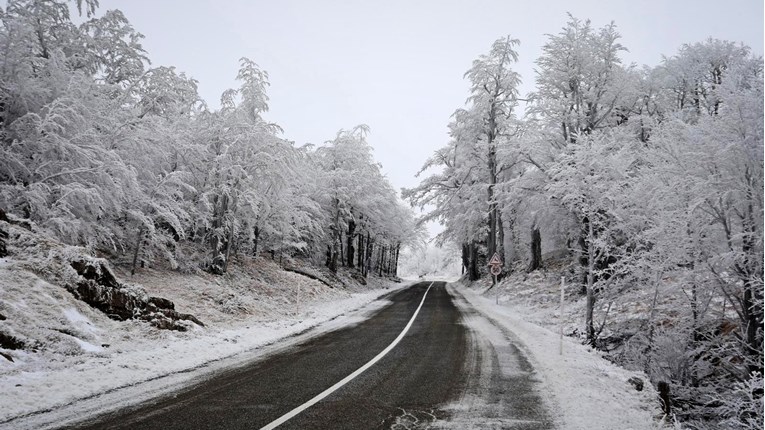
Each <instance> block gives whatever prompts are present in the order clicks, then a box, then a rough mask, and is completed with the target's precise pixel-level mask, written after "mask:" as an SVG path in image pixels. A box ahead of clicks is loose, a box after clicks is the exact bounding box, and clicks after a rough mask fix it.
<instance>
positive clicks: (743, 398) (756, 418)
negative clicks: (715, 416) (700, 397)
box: [716, 373, 765, 430]
mask: <svg viewBox="0 0 765 430" xmlns="http://www.w3.org/2000/svg"><path fill="white" fill-rule="evenodd" d="M762 394H763V379H762V375H761V374H758V373H755V374H754V375H752V377H751V378H749V379H748V380H746V381H743V382H737V383H735V384H734V385H733V389H732V390H731V391H730V393H729V395H727V396H724V397H720V398H718V399H716V400H717V401H718V402H719V403H721V406H720V407H719V408H717V409H718V413H719V414H720V416H722V417H724V419H723V421H722V422H721V424H722V425H723V426H724V427H725V428H730V429H734V428H735V429H752V430H754V429H762V426H763V420H765V415H764V414H763V408H765V404H763V397H762Z"/></svg>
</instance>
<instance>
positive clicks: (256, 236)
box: [252, 226, 260, 257]
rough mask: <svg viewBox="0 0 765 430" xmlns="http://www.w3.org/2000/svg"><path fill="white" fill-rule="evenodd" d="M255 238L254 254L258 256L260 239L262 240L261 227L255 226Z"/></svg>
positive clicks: (253, 242) (253, 241) (253, 244)
mask: <svg viewBox="0 0 765 430" xmlns="http://www.w3.org/2000/svg"><path fill="white" fill-rule="evenodd" d="M253 233H254V236H255V237H254V238H253V239H252V256H253V257H257V256H258V241H259V240H260V227H258V226H255V231H254V232H253Z"/></svg>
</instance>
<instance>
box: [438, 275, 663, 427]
mask: <svg viewBox="0 0 765 430" xmlns="http://www.w3.org/2000/svg"><path fill="white" fill-rule="evenodd" d="M452 288H455V290H456V291H457V292H458V293H457V294H458V295H462V296H464V297H465V299H466V300H467V302H468V303H469V304H470V306H472V307H473V308H475V309H476V310H477V311H478V312H480V313H482V314H483V315H484V316H486V317H487V318H488V319H489V320H490V321H491V322H493V323H494V324H495V325H496V326H498V327H500V328H502V329H504V330H505V332H506V333H508V332H509V333H511V335H512V336H513V337H515V338H516V339H513V340H514V341H515V343H516V344H517V345H519V346H520V348H521V349H522V350H523V352H524V353H525V356H526V357H527V358H528V359H529V361H530V363H531V364H532V365H533V367H534V369H535V370H536V372H537V373H538V375H539V377H540V378H541V379H542V384H543V387H544V390H545V393H544V394H546V395H549V399H548V400H549V402H550V405H549V408H550V409H552V410H551V413H552V414H553V415H554V419H555V420H556V422H557V424H558V427H559V428H561V429H566V430H578V429H581V430H585V429H586V430H591V429H603V430H611V429H620V430H627V429H633V430H638V429H656V428H661V424H660V422H659V421H660V419H661V411H660V409H659V403H658V400H657V399H658V397H657V395H656V392H655V391H654V389H653V387H652V386H651V385H650V383H649V382H648V378H647V377H646V376H645V375H644V374H642V373H639V372H632V371H628V370H625V369H623V368H621V367H618V366H616V365H614V364H612V363H611V362H609V361H608V360H606V359H604V358H603V357H602V356H601V355H600V354H599V353H598V351H595V350H593V349H592V348H590V347H588V346H585V345H582V344H581V343H579V342H578V341H577V340H576V339H572V338H569V337H564V338H563V341H562V345H563V348H562V349H563V353H562V354H561V353H560V345H561V340H560V335H559V334H558V333H556V331H554V330H551V329H549V328H545V327H542V326H540V325H538V324H535V323H532V322H530V321H538V320H539V319H540V315H537V314H539V313H540V312H539V311H538V309H534V308H529V307H527V306H518V305H516V304H513V303H512V302H511V301H509V300H508V298H507V297H504V296H502V295H500V304H497V302H496V300H497V299H496V296H494V294H493V293H492V292H486V290H485V289H484V288H483V287H479V288H480V289H473V288H468V287H465V286H462V285H456V286H453V287H452ZM484 292H485V293H486V294H485V295H482V294H481V293H484ZM478 329H479V330H480V329H481V328H480V326H479V327H478ZM488 337H491V336H488ZM632 377H638V378H640V379H641V380H643V381H644V382H645V384H644V385H645V387H644V389H643V391H640V392H638V391H637V390H635V389H634V388H633V387H632V385H630V384H629V383H628V382H627V380H628V379H630V378H632Z"/></svg>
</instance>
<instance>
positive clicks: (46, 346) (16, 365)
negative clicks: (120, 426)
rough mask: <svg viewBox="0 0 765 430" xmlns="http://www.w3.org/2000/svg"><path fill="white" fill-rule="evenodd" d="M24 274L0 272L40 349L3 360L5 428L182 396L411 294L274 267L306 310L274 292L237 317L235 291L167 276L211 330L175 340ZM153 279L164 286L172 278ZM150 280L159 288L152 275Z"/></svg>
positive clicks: (6, 296) (4, 303) (266, 271)
mask: <svg viewBox="0 0 765 430" xmlns="http://www.w3.org/2000/svg"><path fill="white" fill-rule="evenodd" d="M20 266H23V265H21V264H18V263H16V262H14V261H12V260H10V261H9V260H4V261H3V264H2V265H0V290H1V291H2V292H3V295H2V297H1V298H0V299H2V300H0V311H1V313H2V314H3V315H4V316H6V317H7V320H6V321H3V323H5V325H4V326H5V327H6V330H11V333H12V334H13V335H16V336H18V337H19V338H21V339H24V340H27V341H30V342H31V341H32V340H35V339H36V340H35V342H37V349H38V350H37V351H26V350H13V351H8V353H10V354H11V357H12V358H13V360H14V361H12V362H11V361H8V360H6V359H2V358H0V393H2V395H0V428H2V429H6V428H7V429H23V428H29V429H32V428H35V429H38V428H46V427H49V426H61V425H65V424H66V423H68V422H72V421H75V420H77V419H81V418H82V417H83V416H87V415H90V414H93V413H96V412H104V411H108V410H114V409H117V408H122V407H125V406H126V405H129V404H134V403H136V402H140V401H142V400H145V399H147V398H150V397H152V396H156V395H159V394H162V393H165V392H169V391H172V390H173V389H177V388H179V387H181V386H184V385H188V384H190V383H193V382H194V381H195V380H197V379H199V378H205V377H209V376H211V375H213V374H215V372H216V371H219V370H221V369H224V368H228V367H231V366H236V365H237V364H240V363H245V362H247V361H251V360H253V359H255V358H257V357H260V356H263V355H265V354H269V353H273V352H275V351H278V350H279V349H281V348H285V347H287V346H289V345H292V344H294V343H295V342H299V341H302V340H304V339H305V338H306V337H308V336H314V335H317V334H319V333H323V332H325V331H327V330H331V329H333V328H336V327H339V326H343V325H348V324H353V323H354V322H357V321H360V320H363V319H364V318H365V316H366V315H367V314H368V313H369V312H372V311H373V310H375V309H377V308H379V307H380V306H383V305H384V304H385V302H384V301H383V300H376V299H378V298H379V297H380V296H382V295H384V294H387V293H389V292H391V291H393V289H394V288H401V287H404V286H405V285H406V284H392V285H391V283H385V284H383V283H382V282H380V281H379V280H378V282H377V284H376V285H375V286H374V287H370V288H369V289H366V290H357V291H342V290H337V289H331V288H328V287H326V286H324V285H322V284H320V283H317V282H315V281H312V280H309V279H307V278H304V277H302V276H300V275H296V274H292V273H287V272H282V271H280V270H278V268H276V267H274V266H273V265H268V264H266V265H265V267H261V271H260V272H259V273H260V274H261V275H264V276H267V277H271V278H274V279H275V278H278V277H287V278H288V279H287V280H289V281H292V282H293V284H292V285H294V286H295V287H296V286H300V287H301V289H302V290H303V291H302V298H301V304H300V307H299V308H298V305H297V288H291V289H288V291H286V292H285V291H283V290H284V288H281V289H280V288H274V286H273V285H272V286H270V287H269V288H268V289H267V290H266V291H264V290H262V289H261V290H260V294H259V296H260V298H258V299H257V302H259V303H249V302H248V301H254V300H255V299H253V297H252V294H249V295H247V294H242V295H241V300H244V301H245V302H247V303H238V304H237V305H236V309H233V310H232V309H230V306H231V304H230V303H227V302H226V301H225V300H221V299H220V298H219V297H217V296H221V297H223V298H224V299H225V297H227V296H229V295H231V291H229V290H227V289H226V288H225V287H223V286H221V285H219V284H216V283H212V284H211V285H204V284H205V283H204V282H203V281H202V280H200V277H199V276H185V275H170V274H168V273H166V272H165V274H164V275H165V276H164V282H165V284H167V285H165V286H164V288H161V289H160V290H161V292H163V293H168V292H170V293H174V294H173V295H171V297H173V298H174V299H176V298H177V299H178V302H180V304H181V306H180V308H181V309H184V310H186V311H188V310H189V308H190V307H191V309H196V310H198V311H199V312H197V314H200V315H201V316H200V319H202V320H203V321H204V322H206V323H207V326H206V327H204V328H201V327H196V328H195V329H193V330H191V331H189V332H174V331H167V330H157V329H156V328H153V327H151V326H149V325H148V324H147V323H145V322H140V321H124V322H118V321H113V320H110V319H108V318H106V317H105V316H104V315H103V314H102V313H100V312H99V311H97V310H94V309H92V308H90V307H89V306H88V305H86V304H84V303H82V302H79V301H77V300H75V299H74V298H73V297H72V296H71V294H69V293H68V292H67V291H65V290H64V289H63V288H61V287H59V286H55V285H52V284H50V283H48V282H46V281H44V280H42V279H40V278H38V277H37V276H36V275H35V274H34V273H31V272H30V271H28V270H27V269H26V268H24V267H20ZM153 276H155V277H156V278H157V279H160V278H162V273H160V272H156V273H154V274H153ZM301 278H302V279H301ZM274 279H272V280H274ZM195 280H196V282H197V284H198V285H194V282H193V281H195ZM287 280H281V281H282V282H286V281H287ZM142 281H143V282H146V284H147V285H149V286H148V287H147V290H151V289H152V287H151V286H150V285H151V284H152V280H151V279H150V277H149V276H144V278H143V279H142ZM182 281H183V282H182ZM250 281H251V280H250ZM221 282H224V283H225V282H226V281H225V280H223V281H221ZM168 285H169V286H168ZM283 285H284V284H282V286H283ZM173 286H174V287H173ZM240 287H241V286H240ZM258 287H259V288H266V287H265V286H263V285H258ZM277 287H278V286H277ZM195 288H198V289H201V290H203V291H201V293H200V291H197V293H196V294H197V295H198V296H200V297H203V296H205V295H212V294H217V296H216V298H214V299H211V300H212V301H213V302H215V303H217V304H218V307H219V308H220V309H225V310H226V312H220V309H218V311H215V310H214V309H213V308H214V307H215V306H206V305H204V304H201V305H200V304H197V306H193V305H192V304H191V296H193V295H194V293H193V291H194V290H195ZM228 288H229V289H231V288H233V287H231V286H230V285H229V286H228ZM234 289H235V288H234ZM184 290H185V293H184V292H183V291H184ZM320 290H321V291H320ZM190 292H191V293H190ZM285 294H286V296H285ZM184 299H185V300H186V301H188V303H185V300H184ZM290 299H293V300H290ZM184 305H189V306H184ZM204 309H207V311H204ZM239 311H241V312H239ZM232 312H233V314H232ZM237 312H238V313H239V314H241V315H238V314H237ZM10 322H13V324H12V325H9V323H10ZM277 341H278V342H277Z"/></svg>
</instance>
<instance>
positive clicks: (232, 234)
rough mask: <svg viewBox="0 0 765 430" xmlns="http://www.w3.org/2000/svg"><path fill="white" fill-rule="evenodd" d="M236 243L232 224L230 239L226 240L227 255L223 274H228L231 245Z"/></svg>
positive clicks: (229, 232) (229, 231)
mask: <svg viewBox="0 0 765 430" xmlns="http://www.w3.org/2000/svg"><path fill="white" fill-rule="evenodd" d="M232 243H234V223H233V221H232V222H231V225H230V226H229V228H228V238H227V239H226V254H225V257H224V260H223V273H226V270H228V260H229V258H231V244H232Z"/></svg>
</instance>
